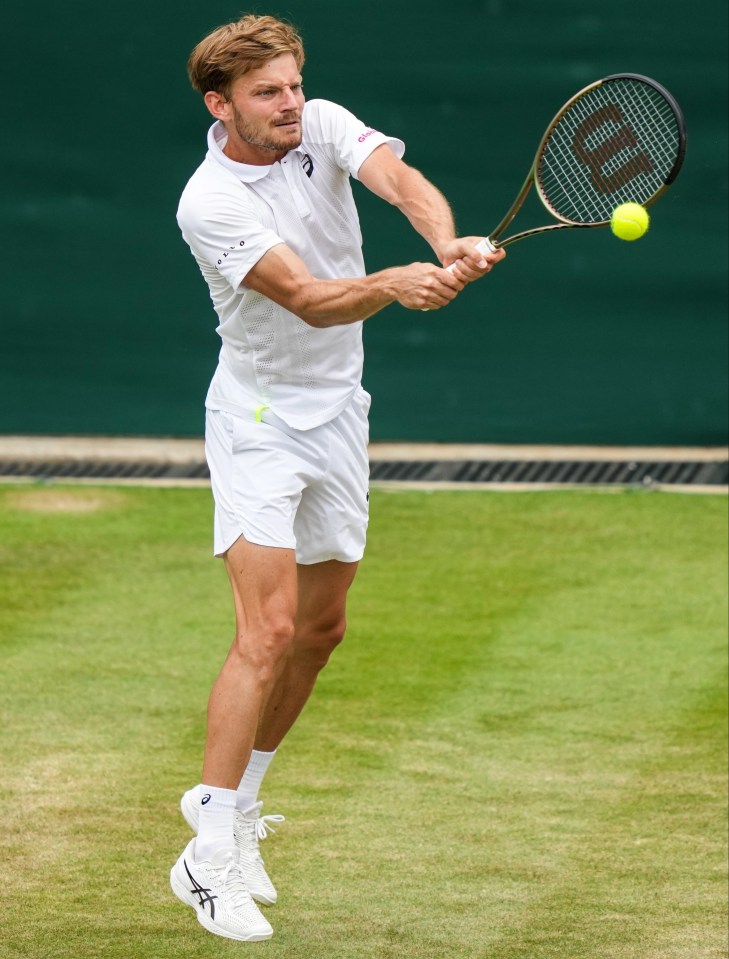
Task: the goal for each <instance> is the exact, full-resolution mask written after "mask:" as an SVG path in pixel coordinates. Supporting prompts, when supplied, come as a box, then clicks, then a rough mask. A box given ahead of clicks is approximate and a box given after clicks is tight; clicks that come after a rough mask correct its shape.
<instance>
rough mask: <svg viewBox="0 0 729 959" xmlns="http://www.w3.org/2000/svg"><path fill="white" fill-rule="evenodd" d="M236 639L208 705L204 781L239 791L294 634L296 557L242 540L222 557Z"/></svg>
mask: <svg viewBox="0 0 729 959" xmlns="http://www.w3.org/2000/svg"><path fill="white" fill-rule="evenodd" d="M225 566H226V569H227V572H228V577H229V579H230V584H231V587H232V590H233V599H234V602H235V613H236V635H235V639H234V641H233V645H232V646H231V648H230V651H229V653H228V656H227V658H226V660H225V663H224V664H223V667H222V669H221V671H220V673H219V675H218V678H217V679H216V681H215V684H214V685H213V689H212V692H211V693H210V699H209V701H208V722H207V737H206V741H205V760H204V764H203V773H202V781H203V782H204V783H206V784H207V785H209V786H220V787H222V788H224V789H236V788H237V786H238V784H239V782H240V779H241V776H242V774H243V770H244V769H245V767H246V765H247V763H248V760H249V758H250V754H251V750H252V748H253V744H254V740H255V736H256V730H257V728H258V725H259V719H260V716H261V713H262V711H263V707H264V704H265V703H266V702H267V701H268V699H269V697H270V695H271V691H272V689H273V687H274V685H275V683H276V680H277V679H278V677H279V676H280V674H281V670H282V669H283V668H284V666H285V664H286V662H287V658H288V655H289V652H290V648H291V645H292V643H293V640H294V635H295V627H294V622H295V617H296V606H297V567H296V560H295V557H294V552H293V550H289V549H277V548H273V547H267V546H256V545H254V544H252V543H249V542H247V540H245V539H244V538H243V537H241V538H240V539H239V540H237V541H236V543H234V544H233V546H232V547H231V548H230V549H229V550H228V552H227V553H226V555H225Z"/></svg>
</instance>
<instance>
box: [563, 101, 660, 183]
mask: <svg viewBox="0 0 729 959" xmlns="http://www.w3.org/2000/svg"><path fill="white" fill-rule="evenodd" d="M606 124H610V125H611V126H616V127H617V129H615V130H614V131H613V133H612V134H611V135H610V136H608V137H607V138H606V139H605V140H603V141H602V142H601V143H600V144H599V145H598V146H595V147H592V148H591V147H589V146H588V145H587V144H588V140H589V139H590V138H591V137H594V134H595V133H597V132H598V131H599V130H600V129H601V127H604V126H605V125H606ZM637 148H638V138H637V137H636V135H635V133H634V132H633V130H632V129H631V127H630V126H629V125H628V123H627V122H626V121H625V117H624V116H623V113H622V111H621V110H620V108H619V107H618V106H617V104H615V103H610V104H608V105H607V106H604V107H600V108H599V109H598V110H595V112H594V113H591V114H590V116H589V117H587V118H586V119H584V120H583V121H582V123H580V125H579V127H578V128H577V131H576V132H575V135H574V137H573V140H572V150H573V152H574V154H575V156H576V157H577V159H578V160H579V161H580V162H581V163H582V164H583V165H584V166H586V167H587V170H588V172H589V175H590V179H591V180H592V183H593V185H594V186H595V188H596V189H597V190H598V191H599V192H600V193H614V192H615V191H616V190H619V189H620V187H622V186H625V184H626V183H629V182H630V181H631V180H632V179H634V177H636V176H638V174H639V173H652V172H653V170H654V164H653V161H652V160H651V158H650V157H649V156H648V154H647V153H646V152H645V151H644V150H640V149H637ZM636 149H637V152H635V153H633V154H632V155H631V156H629V157H628V158H627V159H626V160H625V162H624V163H622V164H621V165H620V166H619V167H617V169H615V170H612V172H609V173H608V172H606V171H605V167H606V165H607V164H608V163H609V161H610V160H614V159H615V158H617V157H618V156H619V155H620V154H621V153H623V152H624V151H626V150H636Z"/></svg>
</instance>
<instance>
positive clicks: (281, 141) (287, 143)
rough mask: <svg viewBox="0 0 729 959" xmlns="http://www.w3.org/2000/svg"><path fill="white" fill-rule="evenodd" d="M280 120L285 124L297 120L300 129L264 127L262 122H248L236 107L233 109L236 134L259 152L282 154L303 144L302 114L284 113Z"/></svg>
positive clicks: (297, 112)
mask: <svg viewBox="0 0 729 959" xmlns="http://www.w3.org/2000/svg"><path fill="white" fill-rule="evenodd" d="M279 120H280V122H283V123H286V122H289V123H291V122H292V121H294V120H296V121H298V122H299V127H298V128H297V129H296V130H288V129H285V128H281V129H279V128H277V127H275V126H274V127H270V126H267V125H264V123H263V122H261V121H258V122H256V121H251V120H246V118H245V117H244V116H243V114H242V113H239V112H238V111H237V110H236V108H235V106H234V107H233V124H234V126H235V132H236V133H237V134H238V136H239V137H240V138H241V140H243V141H244V142H245V143H248V144H250V146H253V147H257V148H258V149H259V150H266V151H267V152H271V153H280V152H281V151H282V150H284V151H287V150H293V149H295V148H296V147H297V146H299V145H300V144H301V113H300V112H299V111H291V112H290V113H284V114H282V115H281V117H280V118H279Z"/></svg>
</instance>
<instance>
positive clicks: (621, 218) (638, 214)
mask: <svg viewBox="0 0 729 959" xmlns="http://www.w3.org/2000/svg"><path fill="white" fill-rule="evenodd" d="M650 222H651V220H650V217H649V216H648V211H647V210H646V208H645V207H644V206H641V205H640V203H621V204H620V206H616V207H615V209H614V210H613V215H612V216H611V217H610V229H611V230H612V231H613V233H614V234H615V236H617V237H619V238H620V239H621V240H639V239H640V238H641V237H642V236H643V234H644V233H645V232H646V231H647V230H648V227H649V225H650Z"/></svg>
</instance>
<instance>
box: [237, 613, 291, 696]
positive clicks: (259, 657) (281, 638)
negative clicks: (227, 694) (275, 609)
mask: <svg viewBox="0 0 729 959" xmlns="http://www.w3.org/2000/svg"><path fill="white" fill-rule="evenodd" d="M294 636H295V628H294V623H293V620H292V619H290V618H289V617H287V616H280V617H277V618H271V619H269V620H267V621H266V622H265V623H261V624H260V625H259V626H258V627H256V628H255V629H246V630H244V631H241V630H239V631H238V633H237V635H236V641H235V643H234V647H233V648H234V651H235V654H236V655H237V657H238V658H239V659H240V660H242V661H243V662H244V664H245V665H246V666H247V667H248V668H249V669H251V670H253V672H254V673H256V674H257V675H258V676H259V677H260V678H261V680H262V681H263V682H264V683H265V682H268V681H269V680H270V679H271V677H273V676H275V674H276V673H277V672H278V670H279V668H280V665H281V663H282V662H283V661H284V660H285V659H286V658H287V657H288V656H289V655H290V654H291V651H292V648H293V643H294Z"/></svg>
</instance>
